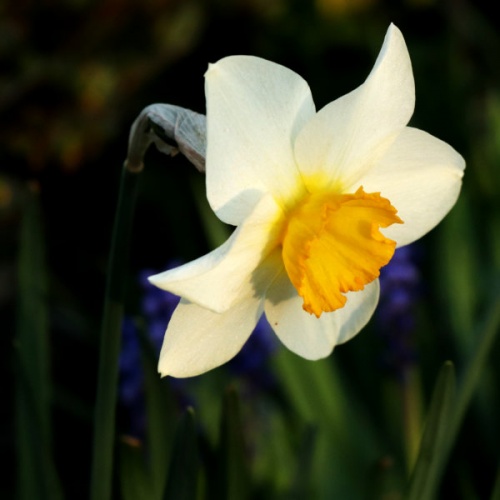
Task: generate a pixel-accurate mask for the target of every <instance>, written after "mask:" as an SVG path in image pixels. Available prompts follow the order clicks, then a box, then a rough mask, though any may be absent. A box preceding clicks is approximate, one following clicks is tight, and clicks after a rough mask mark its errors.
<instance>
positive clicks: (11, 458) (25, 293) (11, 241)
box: [0, 0, 500, 500]
mask: <svg viewBox="0 0 500 500" xmlns="http://www.w3.org/2000/svg"><path fill="white" fill-rule="evenodd" d="M390 22H394V23H395V24H396V25H397V26H398V27H399V28H400V29H401V30H402V32H403V34H404V36H405V39H406V42H407V45H408V48H409V51H410V55H411V58H412V63H413V68H414V74H415V81H416V89H417V104H416V110H415V114H414V117H413V119H412V122H411V124H412V125H414V126H416V127H419V128H422V129H424V130H426V131H428V132H430V133H431V134H433V135H436V136H437V137H439V138H441V139H443V140H444V141H446V142H448V143H450V144H451V145H452V146H453V147H455V148H456V149H457V150H458V151H459V152H460V153H461V154H462V155H463V156H464V157H465V158H466V161H467V169H466V174H465V179H464V187H463V191H462V194H461V197H460V199H459V202H458V203H457V205H456V207H455V208H454V209H453V211H452V212H451V213H450V215H449V216H448V217H447V218H446V219H445V221H444V222H443V223H442V224H441V225H440V226H439V227H438V228H437V229H436V230H435V231H433V232H432V233H431V234H429V235H428V236H426V237H425V238H424V239H423V240H422V242H421V246H420V250H421V254H422V258H421V259H420V263H419V266H420V272H421V273H422V280H423V291H422V294H421V297H420V298H419V299H418V301H417V302H416V304H415V307H416V317H417V319H416V327H415V336H414V339H413V347H414V349H415V351H416V353H417V357H416V361H415V364H414V365H413V366H412V368H411V372H410V374H409V376H408V377H407V378H405V379H402V380H401V379H396V378H394V377H393V375H392V374H390V373H388V372H386V371H385V370H384V369H383V367H382V363H381V358H382V357H383V350H384V345H383V340H382V337H381V336H380V335H379V333H380V332H379V330H380V326H379V325H377V324H375V323H374V322H373V321H372V322H371V324H370V325H369V326H368V327H367V328H366V329H365V331H364V332H362V333H361V334H360V335H359V336H358V337H356V338H355V339H354V340H352V341H351V342H349V343H348V344H346V345H345V346H341V347H339V348H338V349H337V350H336V352H335V353H334V354H333V355H332V356H331V357H330V358H329V359H327V360H324V361H322V362H318V363H310V362H306V361H304V360H301V359H298V358H296V357H295V356H293V355H292V354H290V353H288V352H285V351H282V350H279V351H278V352H277V353H276V355H275V356H274V357H272V358H271V359H270V360H269V369H270V371H271V372H272V376H273V377H274V380H275V384H274V385H271V386H270V387H266V388H265V389H263V388H258V387H255V384H252V381H251V380H248V379H246V378H245V377H244V376H242V375H236V374H235V373H234V372H231V370H230V369H229V368H228V367H221V368H220V369H217V370H214V371H213V372H212V373H209V374H207V375H204V376H202V377H197V378H194V379H192V380H187V381H185V382H184V383H183V385H182V387H181V392H182V393H183V394H184V395H188V396H189V398H188V399H189V402H186V399H183V398H180V397H179V390H180V389H179V387H177V388H175V390H173V388H172V387H171V385H170V384H169V383H168V381H161V382H160V381H159V380H158V379H156V378H155V377H154V376H153V375H154V364H155V361H154V356H151V353H150V352H149V351H148V349H147V348H144V353H143V354H144V356H143V357H144V360H143V361H144V364H145V367H147V369H146V374H147V376H146V389H147V394H149V395H151V394H154V395H156V396H155V397H149V399H148V401H147V408H148V418H149V419H150V421H151V425H152V429H154V430H150V433H149V435H148V436H147V437H146V438H145V440H144V442H142V441H139V442H138V441H134V440H131V439H130V438H129V437H128V436H126V434H127V429H126V425H125V419H124V417H123V414H122V412H121V408H118V419H117V423H118V432H119V434H120V436H123V439H121V440H120V444H119V445H117V456H118V460H117V461H116V465H115V469H116V481H115V482H116V484H115V491H116V492H117V497H123V498H140V497H141V495H145V493H141V494H138V496H133V492H134V491H139V492H144V491H146V490H147V489H148V488H149V490H147V491H153V492H154V493H152V495H155V496H154V498H161V496H160V495H161V490H162V488H163V483H165V484H166V485H167V487H168V488H173V489H174V490H175V489H176V488H178V491H179V493H178V495H183V494H184V495H186V494H188V495H193V494H194V493H193V491H195V492H196V493H195V494H196V495H197V496H198V498H205V497H206V498H208V496H204V495H205V494H206V495H208V493H207V492H209V493H210V492H212V494H213V492H217V491H221V490H220V489H218V488H223V490H224V492H225V493H224V494H221V495H222V496H218V497H215V498H231V495H230V494H229V493H228V492H231V491H234V492H235V493H234V495H236V496H237V497H238V498H242V497H241V494H242V493H241V491H239V490H238V488H237V487H236V486H238V485H239V484H240V483H239V481H243V483H241V484H250V483H251V486H248V490H247V492H246V493H247V494H248V495H249V498H287V499H288V498H296V499H299V498H320V499H321V498H368V499H398V498H402V495H403V492H404V491H405V488H406V484H407V481H408V479H409V471H410V470H411V468H412V466H413V464H414V463H415V461H417V463H419V459H417V458H416V453H417V451H416V450H417V449H418V446H417V445H418V441H419V436H420V435H421V432H422V426H423V425H424V424H423V422H425V419H426V416H427V415H428V410H429V408H431V407H432V408H436V407H438V408H439V407H440V403H439V401H438V402H437V403H433V404H431V397H432V394H433V389H434V386H435V382H436V379H437V376H438V372H439V370H440V368H441V366H442V365H443V363H444V361H445V360H448V359H450V360H452V361H453V363H454V364H455V368H456V375H457V391H458V393H459V394H462V395H463V394H465V393H464V392H460V391H461V390H462V389H463V390H465V389H467V390H468V391H469V393H468V396H467V397H468V398H469V399H467V398H465V396H462V399H460V398H459V402H460V405H461V406H460V411H463V412H464V413H463V415H462V416H461V418H460V419H459V420H460V421H458V420H456V419H455V420H453V419H452V422H451V423H450V427H453V426H455V427H456V428H453V429H452V430H453V431H454V432H456V439H455V440H454V441H453V443H452V444H450V445H449V450H448V452H449V456H448V459H447V460H446V462H445V463H444V464H443V465H442V467H443V472H444V476H443V480H442V482H441V483H440V486H439V487H440V488H441V489H440V491H441V492H442V496H441V498H457V499H479V498H481V499H482V498H490V495H491V494H492V493H493V490H494V488H495V492H496V493H495V494H496V495H497V497H498V491H500V488H499V486H498V479H497V483H496V487H495V478H496V477H498V472H497V471H498V464H499V461H500V454H499V449H500V433H499V429H498V420H499V419H500V402H499V397H498V384H499V382H500V368H499V367H498V364H497V363H495V360H496V359H498V356H499V355H500V346H499V343H498V341H496V342H494V333H495V330H496V328H498V325H497V326H496V328H495V323H494V321H493V320H491V322H490V323H491V324H493V326H491V324H490V323H488V321H487V320H488V318H491V314H492V313H491V311H492V310H493V309H494V308H495V306H496V305H498V300H497V299H496V297H498V293H499V291H500V279H499V278H500V229H499V228H500V197H499V195H498V193H499V192H500V65H499V64H498V53H499V52H500V22H499V18H498V16H497V15H496V13H495V4H494V3H490V2H486V1H478V2H473V1H472V0H403V1H395V0H355V1H347V0H232V1H231V0H207V1H204V0H163V1H162V0H145V1H143V2H133V1H131V0H128V1H127V0H104V1H100V2H98V1H95V0H92V1H90V0H39V1H34V0H18V1H16V2H2V3H0V65H1V68H2V71H1V72H0V113H1V116H2V120H1V121H0V169H1V171H0V241H1V245H0V322H1V323H0V324H1V325H2V327H3V328H2V331H3V335H2V336H0V338H1V344H0V352H1V353H2V354H1V356H2V357H1V358H0V367H1V370H2V372H1V376H2V379H3V382H2V384H1V385H0V391H1V392H0V398H1V400H2V405H1V406H0V417H1V419H2V427H1V429H0V454H1V455H0V456H1V459H2V463H3V464H5V465H3V474H2V482H1V483H0V497H1V498H13V497H15V495H16V494H17V495H18V496H19V498H22V495H23V494H24V495H25V496H26V495H27V496H29V497H30V498H35V496H33V495H36V494H35V493H30V491H32V490H30V489H29V488H26V489H25V490H23V489H22V488H19V487H18V484H17V483H16V481H17V480H18V477H17V474H19V476H20V478H22V480H23V481H30V479H29V478H31V480H32V481H33V483H32V484H31V486H33V487H35V490H34V491H39V490H38V488H40V489H43V488H49V490H46V491H52V492H55V493H54V495H59V494H61V496H62V497H63V498H71V499H76V500H78V499H80V498H87V497H88V486H87V485H88V484H89V475H90V461H91V440H92V434H93V423H92V416H93V406H94V401H95V391H96V389H95V387H96V378H97V360H98V356H99V352H98V349H99V338H98V331H99V323H100V318H101V314H102V303H103V298H104V284H105V277H106V265H107V258H108V252H109V245H110V239H111V228H112V221H113V216H114V213H113V211H114V208H115V205H116V198H117V190H118V177H119V169H120V167H121V163H122V162H123V160H124V158H125V153H126V147H127V138H128V132H129V129H130V125H131V124H132V122H133V120H134V119H135V117H136V116H137V115H138V113H139V112H140V110H141V109H142V108H144V107H145V106H147V105H148V104H151V103H153V102H168V103H171V104H175V105H179V106H185V107H187V108H190V109H194V110H196V111H199V112H204V94H203V73H204V71H205V69H206V67H207V64H208V62H213V61H216V60H217V59H219V58H221V57H223V56H225V55H230V54H236V53H245V54H253V55H257V56H260V57H265V58H267V59H271V60H274V61H276V62H279V63H281V64H284V65H286V66H288V67H290V68H292V69H293V70H295V71H297V72H298V73H300V74H301V75H302V76H303V77H304V78H305V79H306V80H307V81H308V82H309V84H310V87H311V89H312V92H313V95H314V97H315V100H316V104H317V106H318V108H319V107H321V106H323V105H325V104H326V103H328V102H330V101H331V100H333V99H334V98H336V97H338V96H340V95H343V94H344V93H346V92H348V91H350V90H352V89H353V88H355V87H356V86H357V85H359V84H360V83H361V82H362V81H363V80H364V78H366V76H367V74H368V72H369V71H370V69H371V67H372V64H373V61H374V58H375V56H376V54H377V53H378V50H379V48H380V46H381V43H382V40H383V36H384V34H385V31H386V29H387V27H388V25H389V23H390ZM146 165H147V167H146V170H145V172H144V173H143V174H142V179H141V181H140V194H139V199H138V205H137V211H136V217H135V225H134V228H133V243H132V248H131V258H132V263H131V266H130V269H129V272H128V275H127V276H126V278H127V282H128V286H127V300H126V310H127V312H128V313H130V314H131V315H135V316H136V317H140V316H141V310H140V296H141V289H140V286H139V285H138V284H137V280H136V276H137V274H138V272H139V270H141V269H143V268H145V267H149V268H157V269H158V268H162V267H165V266H166V263H167V262H168V261H170V260H172V259H175V258H180V259H182V260H184V261H187V260H189V259H191V258H193V257H196V256H199V255H201V254H203V253H204V252H205V251H206V250H207V249H209V248H211V247H213V246H214V244H215V243H216V242H217V241H219V240H220V239H221V238H222V237H223V235H224V234H226V233H227V228H225V227H224V226H222V225H220V224H218V223H217V221H216V220H215V219H214V218H213V215H212V214H211V213H210V211H209V209H208V207H207V204H206V200H204V198H203V178H202V176H201V175H199V174H198V173H196V172H194V169H192V167H191V166H190V165H189V164H188V163H187V161H186V160H184V159H183V158H181V157H176V158H173V159H168V158H166V157H164V156H162V155H160V154H159V153H157V152H156V151H151V152H150V153H148V155H147V157H146ZM34 200H35V201H34ZM34 204H35V205H34ZM37 207H38V208H37ZM37 214H38V215H37ZM30 227H31V229H29V228H30ZM27 228H28V229H27ZM37 283H38V284H37ZM495 300H496V302H495ZM488 308H489V309H488ZM16 311H17V313H18V314H17V318H18V319H16ZM33 311H34V312H33ZM488 311H489V313H488V314H487V312H488ZM485 322H486V323H485ZM483 323H485V324H486V326H483ZM488 325H490V326H489V327H488ZM488 328H490V330H488ZM483 330H484V331H485V332H489V333H490V337H487V335H484V337H483V335H482V332H483ZM481 338H487V339H489V340H488V341H489V342H490V344H488V347H487V348H486V347H482V349H483V350H482V351H481V349H480V348H481V346H484V344H481V343H480V339H481ZM30 339H31V340H30ZM481 356H482V357H481ZM476 359H480V362H479V361H478V362H474V360H476ZM474 363H475V364H474ZM471 367H472V368H471ZM33 384H35V385H33ZM230 385H231V387H232V389H227V387H228V386H230ZM441 385H442V384H441ZM464 388H465V389H464ZM470 391H472V392H470ZM438 392H439V391H438ZM27 394H28V395H31V396H29V397H27V396H26V395H27ZM158 394H163V397H164V398H165V399H162V397H161V396H158ZM434 394H436V392H435V393H434ZM435 397H437V396H435ZM447 397H448V396H447V395H446V394H445V395H444V396H443V398H444V399H441V401H447V399H446V398H447ZM30 398H31V399H30ZM464 398H465V399H467V401H466V403H467V404H466V403H464V401H465V399H464ZM159 400H160V401H161V403H159V402H158V401H159ZM155 401H156V403H155ZM433 401H435V398H434V399H433ZM469 402H470V406H469ZM447 404H448V403H446V404H442V405H441V406H446V405H447ZM457 404H458V403H457ZM191 406H192V407H193V409H186V408H187V407H191ZM34 408H35V410H34ZM14 409H15V411H14ZM436 411H437V410H436ZM438 413H439V412H438ZM438 417H439V415H438V416H437V417H436V418H438ZM462 417H463V420H462ZM436 422H437V421H434V423H436ZM439 425H442V422H441V423H440V424H439ZM23 426H24V427H23ZM430 427H432V426H430ZM427 428H429V426H428V427H427ZM434 428H435V429H437V428H438V427H434ZM14 429H17V433H18V434H16V432H14ZM23 429H30V430H31V431H33V432H32V434H31V435H30V436H31V437H30V439H34V440H37V442H38V443H39V447H38V448H37V451H38V452H39V456H38V462H37V463H38V464H40V463H42V462H43V463H44V467H45V469H37V470H32V471H31V472H30V469H29V467H31V465H30V464H29V463H28V462H27V461H26V460H27V459H26V458H25V457H26V456H28V455H29V453H28V451H29V450H28V451H27V448H26V446H27V444H26V443H27V442H24V441H23V439H22V438H19V439H18V438H17V437H16V436H24V437H26V434H25V433H24V434H23ZM174 429H177V430H176V431H175V432H174ZM439 429H441V427H439ZM24 432H26V430H25V431H24ZM428 432H430V431H428ZM436 432H437V431H436ZM439 432H441V431H439ZM440 435H441V434H440ZM155 436H156V438H158V436H160V438H158V439H161V441H160V442H156V443H155V444H153V443H154V442H155ZM415 436H417V437H416V438H415ZM415 440H416V441H417V445H415ZM162 443H163V445H162ZM431 444H432V440H431ZM173 449H175V450H180V451H179V453H180V454H181V455H182V453H185V455H182V457H184V458H183V459H186V457H187V459H188V462H189V463H190V465H191V467H190V468H187V469H186V467H184V468H183V470H185V471H186V473H187V474H189V476H188V477H187V479H189V481H191V482H185V483H183V485H180V484H175V482H173V479H172V474H178V472H175V471H178V465H179V464H176V463H174V462H172V461H171V450H173ZM23 450H24V451H23ZM181 452H182V453H181ZM27 453H28V455H27ZM51 454H52V455H53V461H52V459H51V458H50V455H51ZM152 456H154V457H156V459H155V462H154V464H150V463H149V462H148V460H147V457H152ZM23 457H24V458H23ZM182 457H181V458H182ZM193 457H196V460H197V461H196V462H194V458H193ZM145 458H146V460H145ZM190 460H191V461H190ZM420 463H422V461H421V460H420ZM145 464H146V465H145ZM33 467H35V466H33ZM176 467H177V468H176ZM218 467H219V468H218ZM221 467H222V469H221ZM35 469H36V467H35ZM172 471H174V472H172ZM224 471H226V472H225V473H224ZM221 476H222V477H226V479H227V484H224V485H221V484H215V483H217V481H219V480H220V478H221ZM235 477H236V478H237V479H234V478H235ZM26 478H28V479H26ZM238 478H239V479H238ZM241 478H243V479H241ZM184 479H186V478H184ZM232 481H233V482H232ZM234 481H236V482H234ZM44 485H45V486H44ZM235 485H236V486H235ZM181 486H183V487H184V488H185V490H183V491H188V493H182V492H180V489H181ZM50 488H52V490H50ZM121 488H126V490H127V491H128V496H127V494H124V495H119V493H118V492H119V491H121ZM134 488H137V490H135V489H134ZM141 488H145V489H141ZM23 491H24V492H25V493H23ZM40 491H41V490H40ZM170 491H173V490H170ZM414 491H418V489H417V490H414ZM176 494H177V493H176ZM224 495H225V496H224ZM234 495H233V496H232V498H234V497H235V496H234ZM238 495H240V496H238ZM40 497H42V496H41V494H40ZM52 498H54V497H53V496H52ZM152 498H153V497H152Z"/></svg>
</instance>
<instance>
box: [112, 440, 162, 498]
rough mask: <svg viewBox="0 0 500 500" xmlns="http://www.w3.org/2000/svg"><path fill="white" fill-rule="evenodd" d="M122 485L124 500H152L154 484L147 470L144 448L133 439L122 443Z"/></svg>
mask: <svg viewBox="0 0 500 500" xmlns="http://www.w3.org/2000/svg"><path fill="white" fill-rule="evenodd" d="M120 485H121V497H122V498H123V500H152V499H154V498H156V497H155V496H154V495H153V485H152V483H151V481H150V478H149V474H148V473H147V470H146V465H145V460H144V450H143V448H142V446H141V444H140V443H134V442H133V441H131V440H127V441H122V442H121V443H120Z"/></svg>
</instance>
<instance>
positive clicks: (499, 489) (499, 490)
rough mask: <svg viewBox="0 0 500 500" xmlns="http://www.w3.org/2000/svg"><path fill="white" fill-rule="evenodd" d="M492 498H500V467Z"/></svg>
mask: <svg viewBox="0 0 500 500" xmlns="http://www.w3.org/2000/svg"><path fill="white" fill-rule="evenodd" d="M490 500H500V467H498V469H497V476H496V478H495V484H494V485H493V491H492V492H491V498H490Z"/></svg>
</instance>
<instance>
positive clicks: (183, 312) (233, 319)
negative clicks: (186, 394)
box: [158, 297, 262, 378]
mask: <svg viewBox="0 0 500 500" xmlns="http://www.w3.org/2000/svg"><path fill="white" fill-rule="evenodd" d="M261 314H262V301H261V300H258V299H254V298H251V297H247V299H246V300H244V301H242V302H240V303H239V304H238V305H236V306H235V307H233V308H231V309H229V311H226V312H225V313H222V314H219V313H214V312H212V311H209V310H208V309H204V308H202V307H199V306H197V305H195V304H192V303H189V302H186V301H184V300H181V302H180V304H179V305H178V306H177V308H176V310H175V311H174V314H173V316H172V318H171V319H170V323H169V325H168V328H167V332H166V333H165V338H164V340H163V346H162V349H161V353H160V361H159V364H158V371H159V372H160V373H161V375H162V376H165V375H172V376H173V377H181V378H182V377H193V376H195V375H200V374H201V373H204V372H207V371H209V370H211V369H212V368H216V367H217V366H220V365H222V364H223V363H225V362H226V361H229V360H230V359H231V358H233V357H234V356H235V355H236V354H237V353H238V352H239V351H240V349H241V348H242V347H243V344H244V343H245V342H246V340H247V339H248V337H249V336H250V334H251V333H252V330H253V329H254V327H255V325H256V324H257V321H258V320H259V318H260V316H261Z"/></svg>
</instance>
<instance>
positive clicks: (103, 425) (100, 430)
mask: <svg viewBox="0 0 500 500" xmlns="http://www.w3.org/2000/svg"><path fill="white" fill-rule="evenodd" d="M139 172H140V170H133V171H132V170H130V169H128V168H127V167H126V166H125V167H124V168H123V171H122V177H121V182H120V192H119V198H118V207H117V211H116V218H115V224H114V229H113V238H112V243H111V253H110V260H109V268H108V276H107V284H106V298H105V303H104V312H103V320H102V325H101V345H100V359H99V373H98V380H97V396H96V405H95V413H94V422H95V428H94V443H93V457H92V475H91V484H90V498H91V499H92V500H108V499H109V498H111V485H112V473H113V448H114V444H115V442H114V441H115V440H114V438H115V411H116V394H117V391H116V387H117V383H118V357H119V354H120V345H121V322H122V314H123V299H124V284H125V274H126V273H125V271H126V267H127V263H128V254H129V252H128V249H129V246H130V245H129V243H130V236H131V229H132V219H133V213H134V205H135V199H136V193H137V181H138V179H139Z"/></svg>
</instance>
